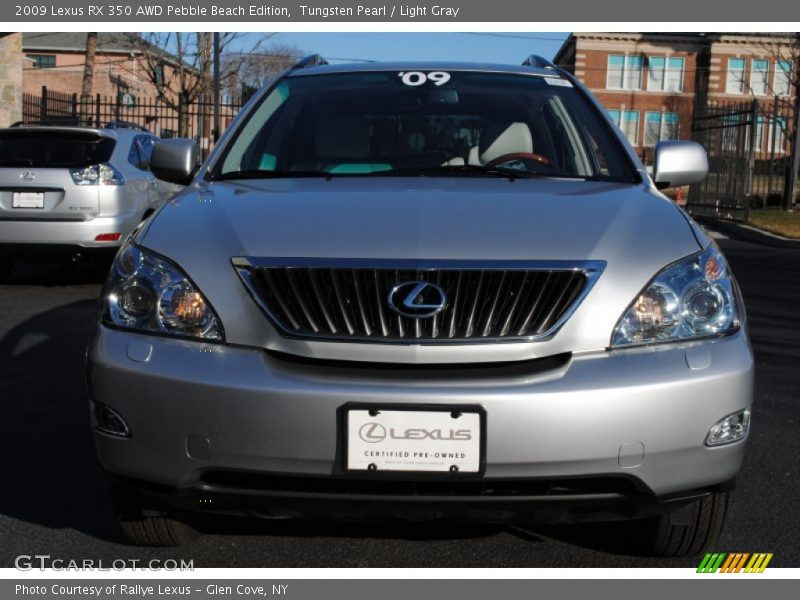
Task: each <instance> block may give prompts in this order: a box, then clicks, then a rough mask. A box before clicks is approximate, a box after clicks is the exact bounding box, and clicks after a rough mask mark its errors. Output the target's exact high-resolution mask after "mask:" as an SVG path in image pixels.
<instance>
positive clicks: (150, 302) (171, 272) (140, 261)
mask: <svg viewBox="0 0 800 600" xmlns="http://www.w3.org/2000/svg"><path fill="white" fill-rule="evenodd" d="M103 301H104V306H103V321H104V322H105V323H108V324H110V325H115V326H117V327H125V328H127V329H135V330H139V331H144V332H150V333H162V334H172V335H179V336H187V337H194V338H201V339H207V340H217V341H222V340H223V332H222V325H221V324H220V322H219V319H218V318H217V316H216V315H215V314H214V310H213V309H212V308H211V306H210V305H209V304H208V302H207V301H206V299H205V298H204V297H203V294H201V293H200V291H199V290H198V289H197V288H196V287H195V285H194V284H193V283H192V282H191V281H190V280H189V278H188V277H187V276H186V275H185V274H184V273H183V271H181V270H180V269H179V268H178V267H177V266H176V265H175V264H173V263H172V262H170V261H168V260H167V259H165V258H163V257H161V256H158V255H156V254H153V253H151V252H148V251H147V250H144V249H143V248H139V247H138V246H135V245H134V244H132V243H130V242H128V243H127V244H125V245H124V246H123V247H122V249H121V250H120V252H119V254H118V255H117V258H116V259H115V260H114V265H113V267H112V268H111V274H110V275H109V278H108V283H107V284H106V289H105V292H104V294H103Z"/></svg>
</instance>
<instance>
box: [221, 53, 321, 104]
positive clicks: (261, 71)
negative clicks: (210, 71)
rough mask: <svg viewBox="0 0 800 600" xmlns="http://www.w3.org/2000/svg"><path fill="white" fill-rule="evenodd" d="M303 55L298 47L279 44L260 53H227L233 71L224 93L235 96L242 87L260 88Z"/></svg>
mask: <svg viewBox="0 0 800 600" xmlns="http://www.w3.org/2000/svg"><path fill="white" fill-rule="evenodd" d="M304 55H305V53H304V52H303V51H302V50H301V49H300V48H299V47H298V46H294V45H290V44H284V43H280V42H273V43H271V44H269V45H268V46H266V47H265V48H264V50H263V51H261V52H247V53H243V52H238V53H234V52H229V53H228V55H227V57H226V60H227V61H231V62H232V63H233V66H235V69H231V72H232V73H233V75H232V76H231V77H230V79H229V80H228V85H227V88H226V91H227V93H228V94H229V95H231V96H236V95H237V94H238V93H240V91H241V89H242V87H248V88H260V87H262V86H264V85H266V84H267V83H268V82H269V81H270V80H271V79H272V78H273V77H275V76H276V75H278V74H279V73H281V72H282V71H284V70H286V69H288V68H289V67H291V66H292V65H294V64H295V63H296V62H297V61H298V60H299V59H300V58H302V57H303V56H304Z"/></svg>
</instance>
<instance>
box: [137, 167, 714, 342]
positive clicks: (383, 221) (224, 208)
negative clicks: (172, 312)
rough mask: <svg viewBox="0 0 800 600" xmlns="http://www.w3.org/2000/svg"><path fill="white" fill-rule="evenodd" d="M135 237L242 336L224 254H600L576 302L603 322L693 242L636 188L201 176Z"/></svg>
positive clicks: (673, 213)
mask: <svg viewBox="0 0 800 600" xmlns="http://www.w3.org/2000/svg"><path fill="white" fill-rule="evenodd" d="M139 242H140V243H141V244H142V245H144V246H146V247H148V248H150V249H152V250H155V251H157V252H159V253H161V254H163V255H165V256H167V257H168V258H170V259H172V260H174V261H175V262H177V263H178V264H179V265H180V266H181V267H182V268H183V269H184V270H185V271H186V272H187V273H188V274H189V276H190V277H192V278H193V279H194V280H195V282H196V283H197V284H198V285H199V287H200V288H201V290H203V292H204V293H205V294H206V295H207V296H208V297H209V300H210V301H211V303H212V305H214V306H215V308H217V310H218V312H221V313H225V312H226V311H227V310H230V311H231V313H232V314H229V315H224V314H221V318H222V320H223V321H224V322H225V321H226V317H227V321H230V323H229V322H225V323H224V325H225V328H226V332H227V333H228V339H230V334H231V332H233V331H237V332H239V331H241V332H242V334H243V336H244V338H247V339H241V340H239V341H242V342H247V341H252V340H251V339H250V338H249V337H248V335H247V334H246V333H245V332H246V330H247V328H246V327H245V326H244V324H243V323H239V322H237V319H238V318H242V319H244V318H245V317H244V316H241V317H237V316H235V314H233V313H236V314H239V315H241V314H242V313H243V312H248V313H249V309H247V310H245V309H244V305H243V303H242V302H240V301H239V300H235V299H233V298H232V297H231V294H230V292H229V291H227V290H230V289H231V286H235V287H237V288H243V286H242V285H241V282H239V281H238V279H237V276H236V274H235V271H234V269H233V268H232V266H231V259H232V258H233V257H240V256H247V257H292V258H296V257H316V258H319V257H323V258H340V259H347V258H352V259H363V258H380V259H404V260H407V259H420V260H422V259H428V260H430V259H432V260H436V259H440V260H444V259H447V260H459V259H461V260H574V261H578V260H596V261H604V262H605V263H606V268H605V271H604V273H603V275H602V276H601V277H600V278H599V280H598V282H597V283H596V284H595V288H594V289H593V290H592V292H591V293H590V295H589V297H587V299H586V300H584V302H583V304H584V305H585V304H587V303H588V304H591V305H592V306H594V305H595V304H603V305H604V306H605V307H606V310H607V311H609V312H608V314H604V317H603V318H604V321H605V322H610V321H613V323H612V324H611V328H613V324H614V323H615V322H616V320H617V319H618V318H619V316H620V313H621V311H622V310H624V308H625V307H626V306H627V304H628V303H630V301H631V300H632V299H633V298H634V296H635V295H636V293H637V292H638V291H639V290H641V288H642V287H643V286H644V285H645V284H646V283H647V281H649V279H650V278H652V276H653V275H655V273H656V272H657V271H658V270H660V269H661V268H662V267H664V266H665V265H667V264H668V263H670V262H672V261H674V260H676V259H678V258H681V257H683V256H686V255H688V254H691V253H693V252H696V251H698V250H699V249H700V244H699V243H698V241H697V238H696V235H695V232H693V227H692V226H691V224H690V221H689V220H688V219H687V217H686V216H685V215H684V214H683V212H682V211H681V210H680V209H678V208H677V207H676V206H674V205H673V204H672V203H671V202H669V201H668V200H667V199H665V198H664V197H663V196H661V195H660V194H658V193H657V192H655V191H654V190H652V189H651V188H649V187H648V186H647V185H645V184H636V185H633V184H620V183H609V182H594V181H582V180H555V179H517V180H514V181H509V180H508V179H501V178H497V179H493V178H472V177H454V178H433V177H431V178H423V177H417V178H389V177H364V178H355V177H353V178H345V177H339V178H336V177H334V178H330V179H328V180H326V179H323V178H297V179H275V180H247V181H241V182H214V183H211V184H208V183H201V184H199V185H195V186H193V187H191V188H187V189H186V190H185V191H184V192H183V193H181V194H179V195H178V196H177V197H175V198H174V199H173V200H172V201H170V202H169V203H168V204H167V205H165V206H164V207H163V209H162V210H161V211H160V212H159V213H158V214H157V215H156V217H155V218H154V219H153V220H152V221H151V223H150V224H149V226H148V227H147V228H146V229H145V230H144V231H143V233H142V235H140V238H139ZM225 280H227V281H229V282H232V283H231V285H230V286H228V285H224V286H221V285H220V282H221V281H225ZM239 291H240V290H239ZM246 300H247V302H249V303H250V304H253V303H252V301H251V300H250V299H249V298H247V299H246ZM220 307H224V308H220ZM581 308H582V309H583V308H584V307H581ZM581 312H586V311H585V310H582V311H581ZM600 312H602V311H600ZM612 313H613V317H612V316H609V315H610V314H612ZM575 316H577V314H576V315H575ZM575 316H574V317H573V318H572V319H571V321H574V320H575ZM248 318H249V317H248ZM250 329H251V330H252V327H250ZM273 333H274V331H273ZM608 335H610V330H609V331H606V332H604V333H603V335H602V336H598V337H597V338H596V339H594V340H592V341H589V340H588V339H587V340H585V341H584V342H582V343H581V346H585V344H586V343H589V344H590V345H591V344H597V343H598V342H599V340H600V338H603V339H605V341H606V342H607V338H608ZM557 337H560V336H557ZM259 344H261V342H259ZM305 344H306V345H307V344H308V342H305ZM267 345H269V344H267ZM332 345H334V346H335V345H336V344H331V343H328V346H327V347H331V346H332ZM351 345H357V344H351ZM604 345H605V344H604ZM529 346H530V344H529ZM595 347H596V346H595Z"/></svg>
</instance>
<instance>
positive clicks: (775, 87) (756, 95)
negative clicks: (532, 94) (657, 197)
mask: <svg viewBox="0 0 800 600" xmlns="http://www.w3.org/2000/svg"><path fill="white" fill-rule="evenodd" d="M796 46H797V41H796V40H795V39H793V38H791V37H786V38H783V39H778V40H776V39H775V37H774V34H773V35H772V36H767V35H759V34H738V33H725V34H721V33H575V34H572V35H570V37H569V38H568V39H567V40H566V41H565V42H564V44H563V45H562V47H561V48H560V49H559V51H558V52H557V53H556V56H555V62H556V63H557V64H559V65H560V66H563V67H565V68H567V69H568V70H569V71H571V72H572V73H573V74H574V75H575V76H576V77H578V78H579V79H581V80H582V81H583V82H584V83H585V84H586V85H587V86H588V87H589V88H590V89H591V90H592V92H593V93H594V94H595V95H596V96H597V98H598V99H599V101H600V102H601V103H602V104H603V106H605V107H606V109H607V110H608V111H609V113H610V115H611V117H612V118H613V119H614V121H616V122H617V124H618V125H619V126H620V127H621V128H622V130H623V131H624V132H625V134H626V136H627V137H628V139H629V140H630V142H631V144H632V145H633V146H634V147H635V148H636V149H637V151H638V152H639V154H640V155H642V156H644V157H645V159H646V160H647V159H649V157H650V152H649V149H651V148H652V147H653V146H654V145H655V143H656V142H657V141H659V140H669V139H690V138H691V137H692V120H693V118H694V117H695V116H696V115H697V114H699V113H701V112H703V110H704V108H705V107H706V106H707V105H708V104H709V103H719V102H736V101H740V102H744V101H748V100H753V99H757V100H758V101H759V102H760V104H761V105H762V108H763V111H762V112H763V114H765V115H769V114H770V107H771V105H772V104H773V103H775V102H778V103H779V104H782V105H788V104H792V103H793V101H794V96H795V93H796V90H795V89H793V87H794V86H793V84H792V81H793V80H794V75H795V73H796V70H797V69H798V65H797V64H794V63H795V61H796V58H794V60H793V58H792V57H793V56H794V54H793V52H791V51H789V49H790V48H793V47H794V48H796ZM784 121H785V118H784V117H775V118H774V119H773V118H770V117H769V116H766V117H759V121H758V126H757V128H756V139H755V145H756V151H757V152H762V153H766V152H767V150H768V149H774V148H777V149H778V152H783V151H784V148H785V146H786V144H785V139H784V137H785V131H786V123H785V122H784Z"/></svg>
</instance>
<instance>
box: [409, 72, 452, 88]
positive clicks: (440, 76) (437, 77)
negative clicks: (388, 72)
mask: <svg viewBox="0 0 800 600" xmlns="http://www.w3.org/2000/svg"><path fill="white" fill-rule="evenodd" d="M397 76H398V77H400V79H401V81H402V82H403V83H404V84H405V85H410V86H411V87H417V86H419V85H424V84H425V83H427V82H428V81H432V82H433V84H434V85H444V84H445V83H447V82H448V81H450V73H445V72H444V71H431V72H430V73H423V72H422V71H400V72H399V73H398V74H397Z"/></svg>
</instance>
